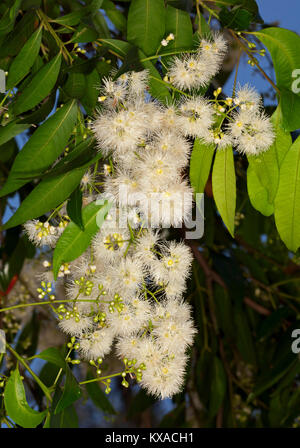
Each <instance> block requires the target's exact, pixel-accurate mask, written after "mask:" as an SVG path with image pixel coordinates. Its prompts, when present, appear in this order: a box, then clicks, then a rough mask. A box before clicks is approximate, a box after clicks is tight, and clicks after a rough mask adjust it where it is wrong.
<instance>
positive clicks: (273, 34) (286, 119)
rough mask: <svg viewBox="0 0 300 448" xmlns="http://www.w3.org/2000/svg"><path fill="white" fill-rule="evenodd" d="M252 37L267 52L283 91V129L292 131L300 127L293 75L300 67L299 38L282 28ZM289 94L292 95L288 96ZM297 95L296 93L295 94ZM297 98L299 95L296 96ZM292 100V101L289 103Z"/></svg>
mask: <svg viewBox="0 0 300 448" xmlns="http://www.w3.org/2000/svg"><path fill="white" fill-rule="evenodd" d="M254 35H255V36H256V37H257V38H258V39H259V40H260V41H261V42H262V43H263V44H264V45H265V46H266V47H267V49H268V50H269V52H270V54H271V57H272V60H273V64H274V69H275V74H276V81H277V86H278V88H279V89H280V90H282V91H283V100H281V108H282V112H283V125H284V127H285V129H287V130H289V131H294V130H295V129H298V128H299V127H300V119H299V118H298V117H299V114H297V112H298V111H299V101H298V100H296V98H295V97H294V94H295V93H294V92H293V82H294V78H293V75H294V73H297V72H295V70H299V67H300V53H299V51H298V48H299V46H300V37H299V36H298V35H297V34H296V33H294V32H293V31H290V30H286V29H284V28H274V27H270V28H265V29H263V30H261V31H257V32H255V33H254ZM287 92H291V93H292V94H290V95H289V94H288V93H287ZM296 93H297V92H296ZM298 97H299V95H298ZM291 100H292V101H291Z"/></svg>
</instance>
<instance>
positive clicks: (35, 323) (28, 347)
mask: <svg viewBox="0 0 300 448" xmlns="http://www.w3.org/2000/svg"><path fill="white" fill-rule="evenodd" d="M39 331H40V321H39V319H38V316H37V312H36V310H34V311H33V313H32V316H31V319H30V320H29V322H27V324H26V325H25V327H24V328H23V330H22V332H21V334H20V335H19V337H18V342H17V344H16V348H15V350H16V352H18V353H19V354H22V356H27V357H30V356H33V355H34V354H35V352H36V349H37V345H38V338H39Z"/></svg>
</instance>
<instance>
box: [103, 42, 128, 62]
mask: <svg viewBox="0 0 300 448" xmlns="http://www.w3.org/2000/svg"><path fill="white" fill-rule="evenodd" d="M100 41H101V43H102V44H103V45H104V46H105V47H108V48H109V49H110V50H112V52H113V53H115V54H117V55H118V56H120V57H121V58H124V57H125V56H126V55H127V53H128V52H129V50H130V49H131V48H132V45H131V44H130V43H128V42H125V41H123V40H118V39H100Z"/></svg>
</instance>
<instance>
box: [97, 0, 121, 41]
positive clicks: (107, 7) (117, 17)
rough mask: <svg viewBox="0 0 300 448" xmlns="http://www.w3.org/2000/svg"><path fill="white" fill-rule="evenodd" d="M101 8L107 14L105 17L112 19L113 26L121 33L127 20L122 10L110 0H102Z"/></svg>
mask: <svg viewBox="0 0 300 448" xmlns="http://www.w3.org/2000/svg"><path fill="white" fill-rule="evenodd" d="M102 9H104V11H105V12H106V14H107V17H108V18H109V19H110V20H111V21H112V23H113V24H114V25H115V27H116V28H117V29H118V30H120V31H121V32H122V33H125V32H126V25H127V21H126V18H125V16H124V15H123V14H122V12H121V11H120V10H119V9H117V8H116V6H115V5H114V3H113V2H111V1H110V0H103V2H102Z"/></svg>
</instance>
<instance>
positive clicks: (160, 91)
mask: <svg viewBox="0 0 300 448" xmlns="http://www.w3.org/2000/svg"><path fill="white" fill-rule="evenodd" d="M138 54H139V58H140V60H141V64H142V65H143V67H144V68H145V69H146V70H148V72H149V89H150V94H151V95H152V96H153V97H154V98H157V99H158V100H160V101H162V102H164V103H170V102H171V95H170V92H169V89H168V87H167V86H166V85H165V83H164V81H162V79H161V76H160V74H159V72H158V71H157V70H156V68H155V67H154V65H153V64H152V62H151V61H145V60H144V61H143V59H145V55H144V54H143V53H142V51H141V50H139V51H138Z"/></svg>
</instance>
